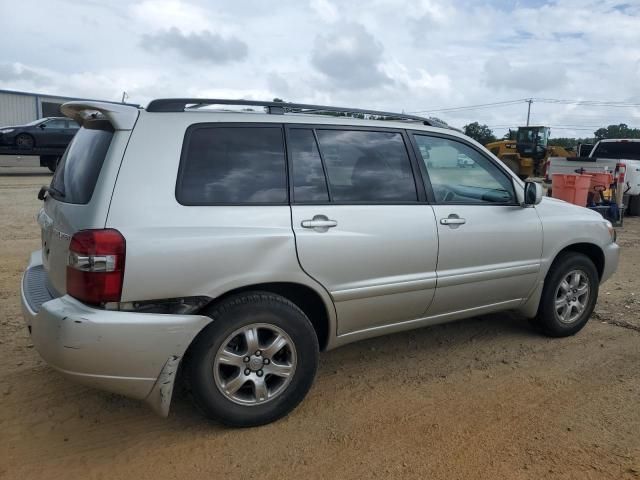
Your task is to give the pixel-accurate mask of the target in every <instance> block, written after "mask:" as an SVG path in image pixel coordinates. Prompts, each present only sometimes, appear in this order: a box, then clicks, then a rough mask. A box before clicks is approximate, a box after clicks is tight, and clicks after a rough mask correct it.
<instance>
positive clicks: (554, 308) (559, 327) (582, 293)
mask: <svg viewBox="0 0 640 480" xmlns="http://www.w3.org/2000/svg"><path fill="white" fill-rule="evenodd" d="M598 286H599V278H598V271H597V270H596V267H595V266H594V264H593V262H592V261H591V259H589V257H587V256H586V255H583V254H581V253H576V252H568V253H565V254H562V256H560V257H559V258H557V259H556V261H555V262H554V263H553V265H552V266H551V269H550V270H549V273H548V274H547V278H546V279H545V282H544V288H543V290H542V298H541V299H540V307H539V308H538V316H537V323H538V325H539V326H540V327H541V329H542V331H543V332H544V333H545V334H547V335H549V336H551V337H567V336H570V335H574V334H575V333H577V332H579V331H580V330H581V329H582V328H583V327H584V326H585V325H586V324H587V322H588V321H589V317H590V316H591V313H593V309H594V308H595V305H596V301H597V299H598Z"/></svg>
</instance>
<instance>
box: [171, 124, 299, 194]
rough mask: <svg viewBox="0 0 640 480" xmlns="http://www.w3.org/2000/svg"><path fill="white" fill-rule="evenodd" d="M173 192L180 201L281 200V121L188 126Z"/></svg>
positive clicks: (283, 178) (283, 184) (283, 177)
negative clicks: (261, 124) (275, 124)
mask: <svg viewBox="0 0 640 480" xmlns="http://www.w3.org/2000/svg"><path fill="white" fill-rule="evenodd" d="M185 142H186V145H185V147H184V150H183V154H182V162H181V165H180V169H181V170H180V174H179V175H178V184H177V187H176V198H177V200H178V201H179V202H180V203H181V204H183V205H215V204H231V205H237V204H281V203H286V202H287V172H286V162H285V154H284V141H283V138H282V129H281V127H279V126H278V127H217V126H196V127H192V128H191V129H190V130H189V131H188V132H187V135H186V140H185Z"/></svg>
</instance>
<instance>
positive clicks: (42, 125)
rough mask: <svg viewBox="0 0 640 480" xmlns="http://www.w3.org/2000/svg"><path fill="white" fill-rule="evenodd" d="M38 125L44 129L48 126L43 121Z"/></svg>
mask: <svg viewBox="0 0 640 480" xmlns="http://www.w3.org/2000/svg"><path fill="white" fill-rule="evenodd" d="M38 126H39V127H40V128H41V129H43V130H44V129H45V128H47V126H46V125H45V124H44V123H41V124H40V125H38Z"/></svg>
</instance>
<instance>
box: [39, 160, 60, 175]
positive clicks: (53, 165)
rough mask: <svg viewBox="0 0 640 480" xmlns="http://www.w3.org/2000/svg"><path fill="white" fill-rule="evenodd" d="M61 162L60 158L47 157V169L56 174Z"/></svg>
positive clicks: (45, 161) (45, 162)
mask: <svg viewBox="0 0 640 480" xmlns="http://www.w3.org/2000/svg"><path fill="white" fill-rule="evenodd" d="M59 162H60V157H55V156H47V157H46V158H45V159H44V162H43V163H44V164H45V165H46V167H47V168H48V169H49V170H50V171H51V173H54V172H55V171H56V168H58V163H59Z"/></svg>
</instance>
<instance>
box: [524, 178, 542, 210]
mask: <svg viewBox="0 0 640 480" xmlns="http://www.w3.org/2000/svg"><path fill="white" fill-rule="evenodd" d="M541 201H542V185H540V184H539V183H537V182H525V184H524V206H527V205H538V204H539V203H540V202H541Z"/></svg>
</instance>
